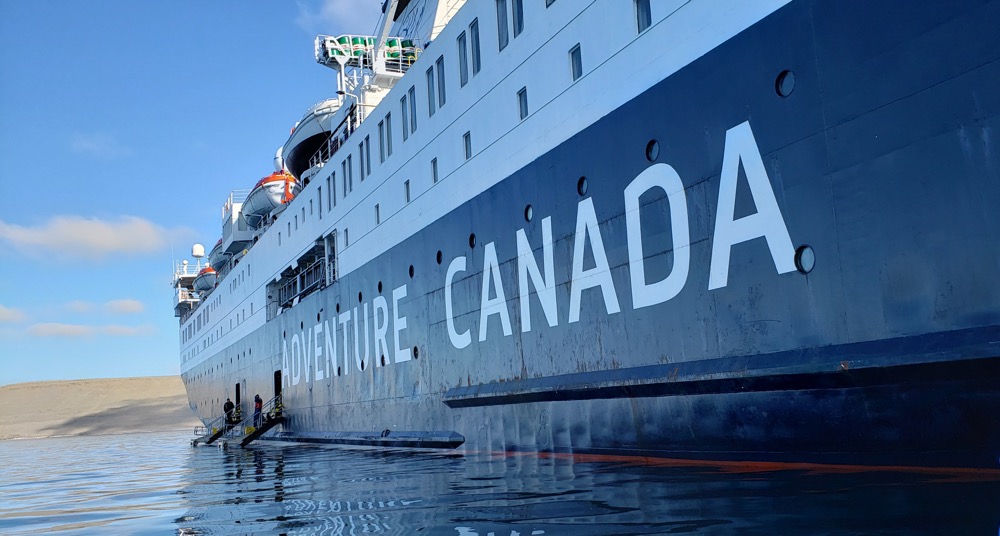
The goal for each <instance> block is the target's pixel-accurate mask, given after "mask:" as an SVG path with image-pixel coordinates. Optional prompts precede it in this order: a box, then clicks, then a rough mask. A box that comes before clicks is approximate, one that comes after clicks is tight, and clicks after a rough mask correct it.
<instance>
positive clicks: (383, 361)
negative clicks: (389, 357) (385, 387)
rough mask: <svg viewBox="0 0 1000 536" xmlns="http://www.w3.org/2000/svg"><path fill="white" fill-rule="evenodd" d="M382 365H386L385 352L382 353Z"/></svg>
mask: <svg viewBox="0 0 1000 536" xmlns="http://www.w3.org/2000/svg"><path fill="white" fill-rule="evenodd" d="M382 366H383V367H384V366H385V354H382Z"/></svg>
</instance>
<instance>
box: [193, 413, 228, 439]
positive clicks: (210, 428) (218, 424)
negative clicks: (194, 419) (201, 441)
mask: <svg viewBox="0 0 1000 536" xmlns="http://www.w3.org/2000/svg"><path fill="white" fill-rule="evenodd" d="M225 425H226V416H225V415H222V416H219V417H216V418H214V419H212V420H210V421H208V422H207V423H205V426H195V427H194V435H196V436H199V437H201V436H204V435H208V434H213V433H215V431H216V430H219V429H221V428H222V427H223V426H225Z"/></svg>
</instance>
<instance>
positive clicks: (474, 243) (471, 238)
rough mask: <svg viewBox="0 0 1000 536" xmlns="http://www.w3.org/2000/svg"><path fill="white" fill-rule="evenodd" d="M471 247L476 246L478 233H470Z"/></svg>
mask: <svg viewBox="0 0 1000 536" xmlns="http://www.w3.org/2000/svg"><path fill="white" fill-rule="evenodd" d="M469 247H470V248H474V247H476V233H472V234H470V235H469Z"/></svg>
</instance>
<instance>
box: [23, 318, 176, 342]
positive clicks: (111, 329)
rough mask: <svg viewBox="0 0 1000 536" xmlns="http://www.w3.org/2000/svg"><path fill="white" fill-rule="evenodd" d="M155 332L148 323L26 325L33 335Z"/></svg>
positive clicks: (50, 323) (65, 336) (125, 334)
mask: <svg viewBox="0 0 1000 536" xmlns="http://www.w3.org/2000/svg"><path fill="white" fill-rule="evenodd" d="M155 333H156V328H155V327H153V326H152V325H150V324H143V325H140V326H122V325H119V324H107V325H103V326H86V325H83V324H62V323H58V322H46V323H41V324H32V325H31V326H28V334H29V335H32V336H34V337H62V338H82V337H93V336H94V335H98V334H100V335H104V336H108V337H142V336H146V335H153V334H155Z"/></svg>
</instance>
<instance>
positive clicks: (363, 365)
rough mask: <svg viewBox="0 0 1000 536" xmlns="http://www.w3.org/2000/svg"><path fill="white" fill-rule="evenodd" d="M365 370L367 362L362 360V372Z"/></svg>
mask: <svg viewBox="0 0 1000 536" xmlns="http://www.w3.org/2000/svg"><path fill="white" fill-rule="evenodd" d="M364 371H365V362H364V361H362V362H361V372H364Z"/></svg>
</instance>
